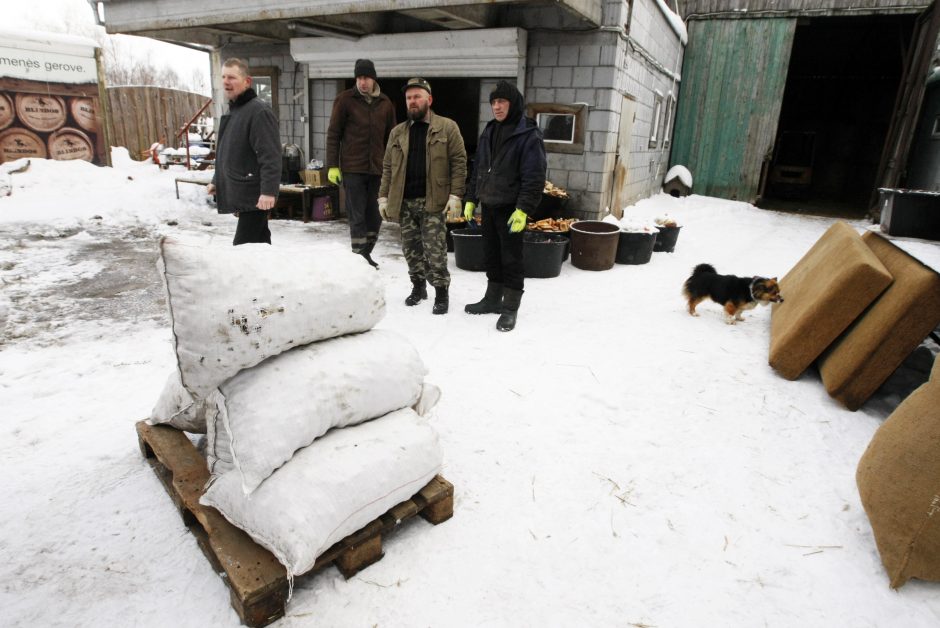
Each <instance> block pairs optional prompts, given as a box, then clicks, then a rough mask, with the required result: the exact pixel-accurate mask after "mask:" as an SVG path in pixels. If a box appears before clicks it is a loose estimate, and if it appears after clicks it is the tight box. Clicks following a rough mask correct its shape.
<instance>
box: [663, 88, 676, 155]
mask: <svg viewBox="0 0 940 628" xmlns="http://www.w3.org/2000/svg"><path fill="white" fill-rule="evenodd" d="M675 113H676V98H675V96H673V95H672V94H669V95H668V96H667V97H666V110H665V112H664V113H663V133H662V136H663V148H669V143H670V140H671V139H672V120H673V117H674V116H675Z"/></svg>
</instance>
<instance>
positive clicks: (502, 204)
mask: <svg viewBox="0 0 940 628" xmlns="http://www.w3.org/2000/svg"><path fill="white" fill-rule="evenodd" d="M490 106H491V107H492V109H493V118H494V119H493V120H490V122H489V123H488V124H487V125H486V128H484V129H483V133H482V134H481V135H480V141H479V143H478V144H477V154H476V160H475V163H474V169H473V176H472V177H471V179H470V185H469V188H468V190H467V195H466V197H465V199H466V203H465V205H464V215H465V217H466V218H467V220H472V219H473V212H474V210H475V209H476V205H477V203H479V204H480V207H481V212H482V216H483V223H482V228H483V250H484V252H485V254H486V279H487V284H486V294H485V295H484V296H483V299H482V300H481V301H479V302H477V303H471V304H469V305H467V306H466V307H465V308H464V310H465V311H466V312H467V313H469V314H496V313H499V315H500V316H499V320H498V321H497V322H496V329H498V330H500V331H511V330H512V329H513V328H514V327H515V326H516V314H517V312H518V311H519V302H520V301H521V300H522V292H523V278H524V275H523V267H522V235H523V233H524V231H525V225H526V215H527V214H530V213H532V211H533V210H534V209H535V208H536V207H537V206H538V204H539V201H541V200H542V191H543V190H544V188H545V144H544V143H543V142H542V131H541V130H539V127H538V126H537V125H536V124H535V121H534V120H532V119H531V118H527V117H526V115H525V99H524V98H523V97H522V94H520V93H519V90H518V89H516V87H515V86H514V85H513V84H512V83H508V82H506V81H500V82H499V83H497V84H496V89H494V90H493V91H492V93H490Z"/></svg>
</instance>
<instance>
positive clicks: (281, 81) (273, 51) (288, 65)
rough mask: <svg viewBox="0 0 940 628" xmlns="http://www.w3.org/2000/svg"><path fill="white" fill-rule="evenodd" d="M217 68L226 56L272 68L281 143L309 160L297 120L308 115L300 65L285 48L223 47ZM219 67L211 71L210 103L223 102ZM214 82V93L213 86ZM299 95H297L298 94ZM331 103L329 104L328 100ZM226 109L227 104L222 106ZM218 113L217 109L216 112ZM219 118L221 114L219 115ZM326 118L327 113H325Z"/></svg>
mask: <svg viewBox="0 0 940 628" xmlns="http://www.w3.org/2000/svg"><path fill="white" fill-rule="evenodd" d="M218 55H219V59H220V60H219V64H218V65H219V66H221V63H222V62H224V61H225V59H228V58H230V57H238V58H240V59H243V60H244V61H246V62H247V63H248V66H249V67H276V68H278V77H277V102H278V107H277V111H276V112H275V113H276V114H277V119H278V124H279V126H280V131H281V143H282V144H297V145H298V146H300V147H302V148H303V149H304V155H305V157H306V159H308V160H309V159H310V155H309V154H308V149H307V146H306V139H305V138H306V129H305V124H304V123H303V122H302V121H301V116H302V115H309V114H308V112H307V111H306V109H307V104H306V103H305V102H304V98H303V91H304V81H305V80H306V79H305V70H304V66H303V64H298V63H296V62H295V61H294V59H293V57H291V55H290V46H288V45H286V44H285V45H273V44H270V45H260V46H259V45H253V46H226V47H225V48H223V49H222V50H221V51H219V53H218ZM220 71H221V67H213V68H212V77H213V100H214V101H215V102H216V103H223V101H224V96H223V95H222V93H221V83H220V81H219V79H218V76H219V73H220ZM217 83H218V91H217V89H216V85H217ZM298 94H299V95H298ZM331 102H332V101H331ZM225 108H227V105H226V107H225ZM220 111H221V110H220ZM219 115H221V113H220V114H219ZM327 115H329V114H327Z"/></svg>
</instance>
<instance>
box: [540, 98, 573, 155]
mask: <svg viewBox="0 0 940 628" xmlns="http://www.w3.org/2000/svg"><path fill="white" fill-rule="evenodd" d="M526 115H528V116H529V117H530V118H535V122H536V124H538V126H539V129H541V130H542V138H543V139H544V140H545V150H546V152H549V153H570V154H577V155H580V154H581V153H583V152H584V127H585V123H586V122H587V120H586V117H587V105H584V104H577V105H559V104H555V103H530V104H529V105H528V106H527V107H526Z"/></svg>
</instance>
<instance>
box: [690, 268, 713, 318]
mask: <svg viewBox="0 0 940 628" xmlns="http://www.w3.org/2000/svg"><path fill="white" fill-rule="evenodd" d="M716 274H718V271H716V270H715V267H714V266H712V265H711V264H699V265H698V266H696V267H695V268H693V269H692V274H691V275H689V278H688V279H686V280H685V283H684V284H682V294H684V295H685V296H686V298H687V299H689V300H690V301H689V303H690V305H689V311H692V309H694V308H692V306H691V299H693V298H695V297H696V296H701V295H703V294H708V291H707V290H705V291H704V292H703V288H702V282H701V277H702V275H716Z"/></svg>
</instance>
